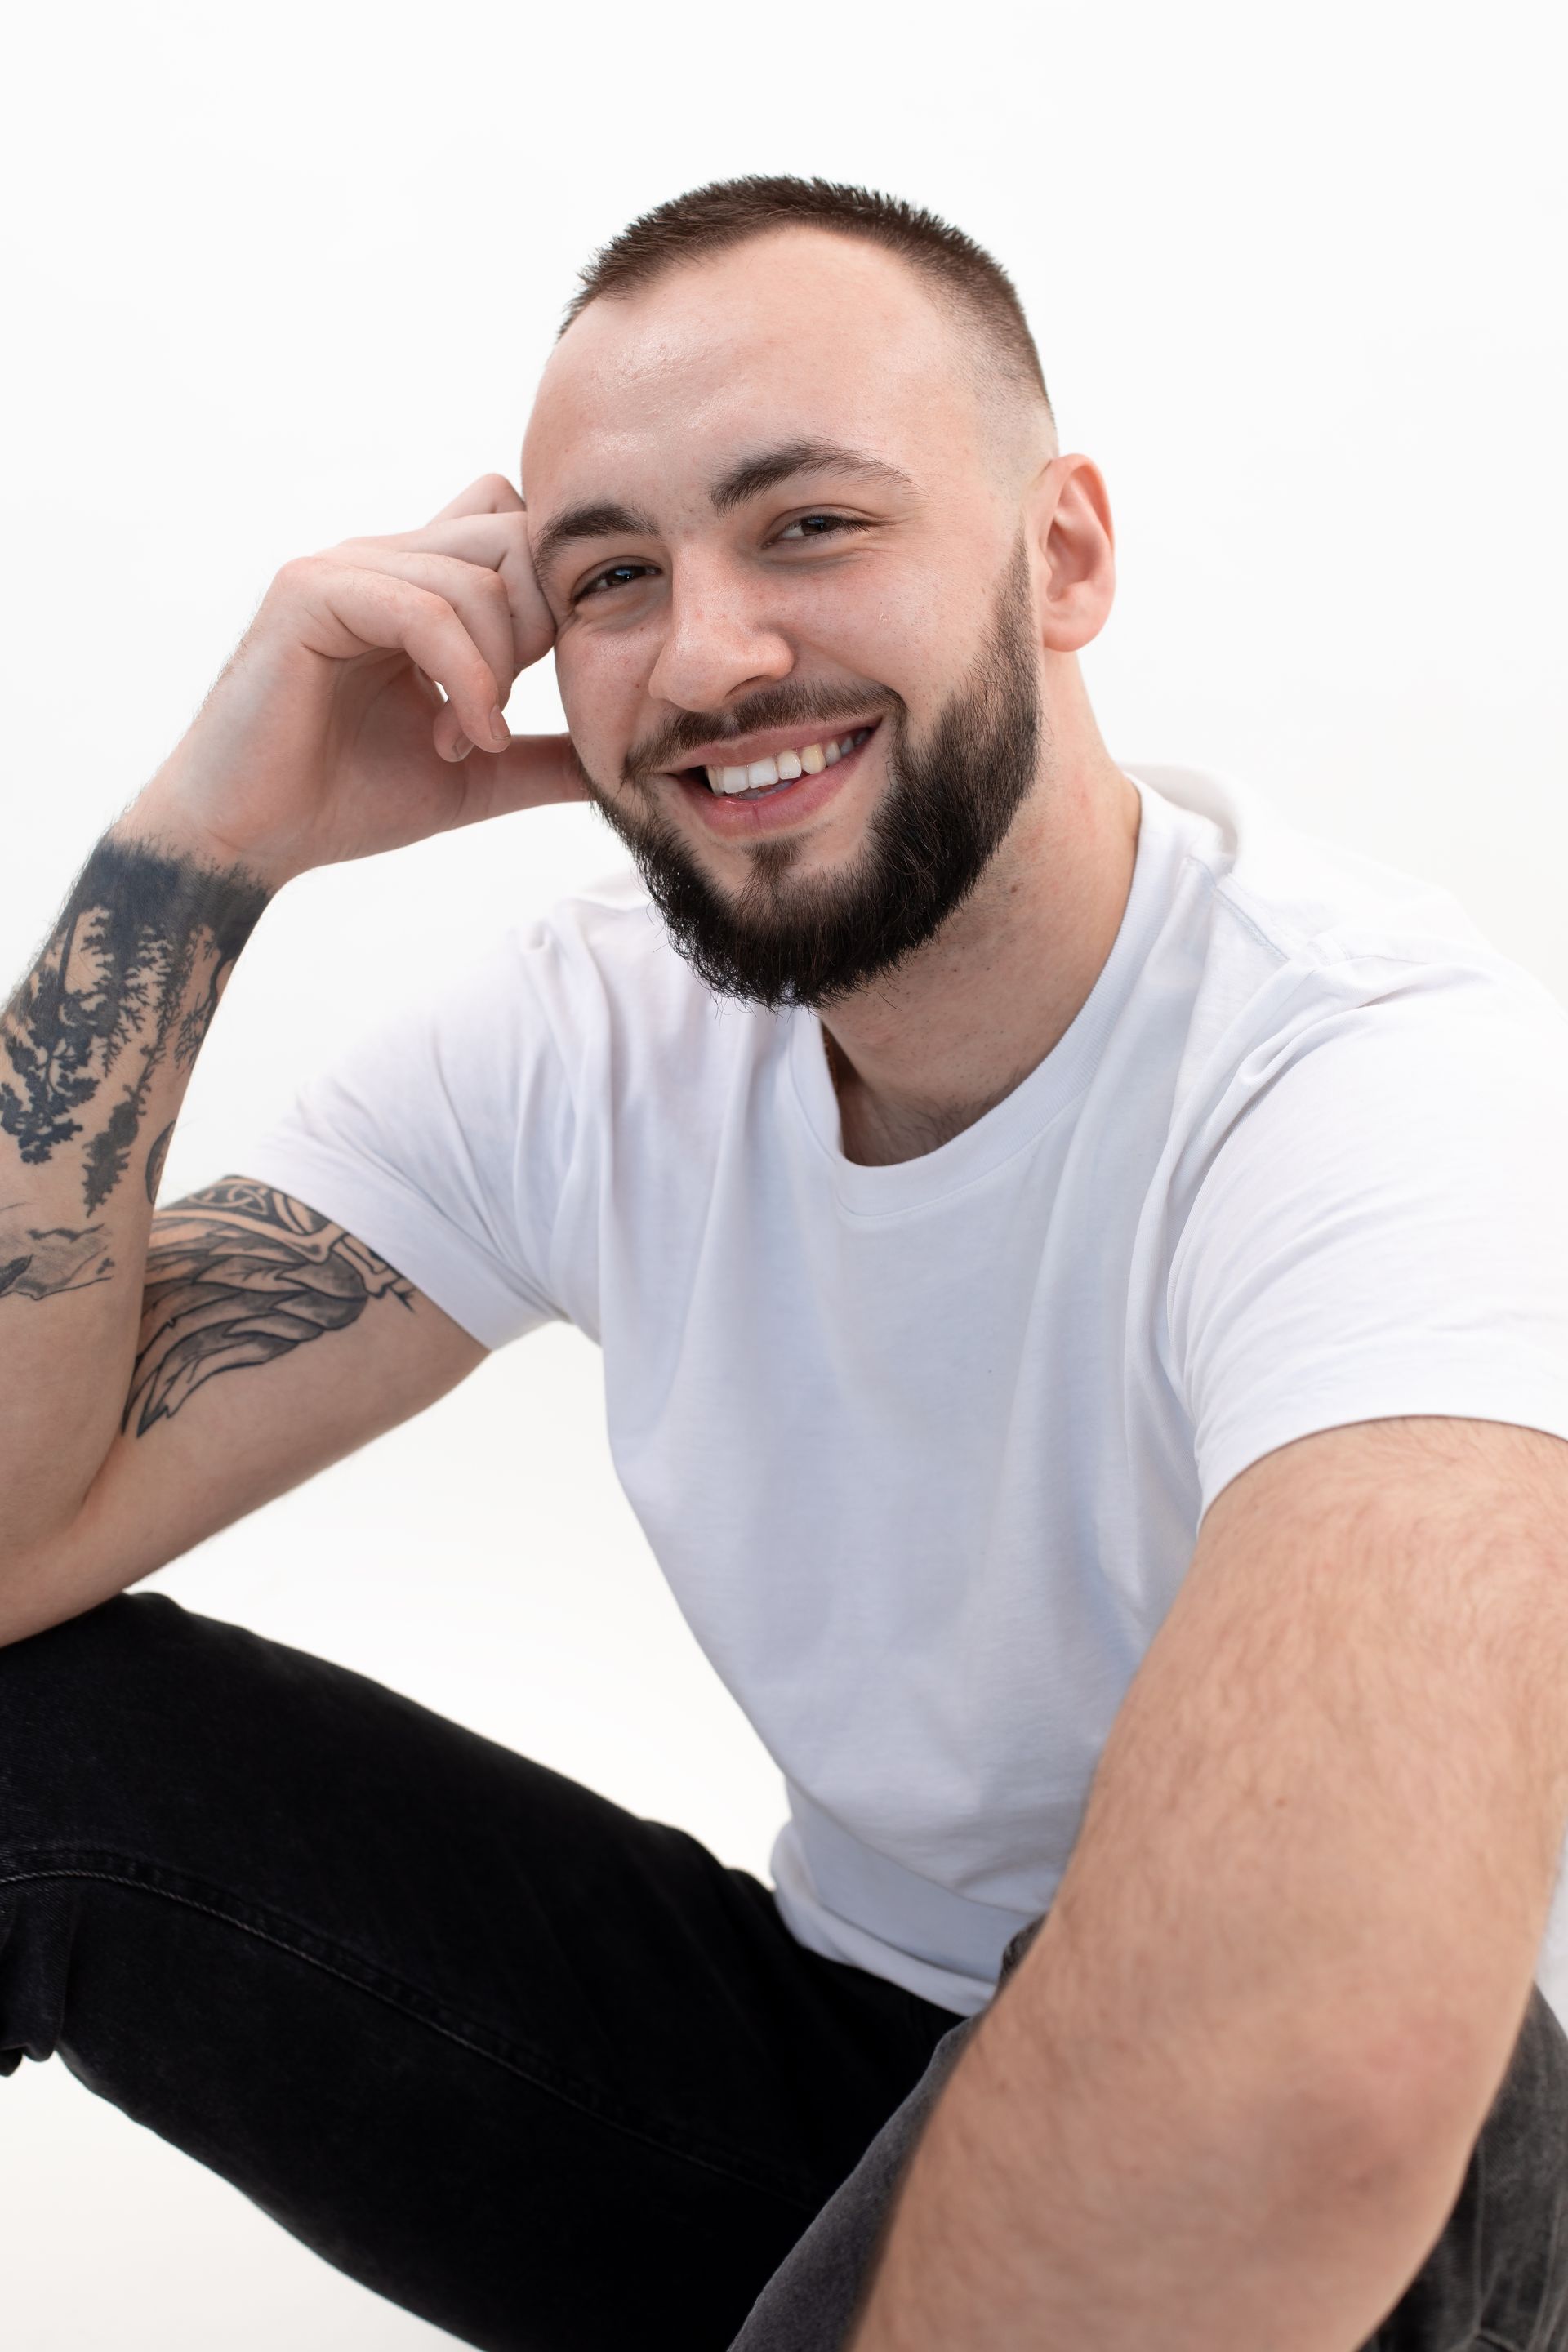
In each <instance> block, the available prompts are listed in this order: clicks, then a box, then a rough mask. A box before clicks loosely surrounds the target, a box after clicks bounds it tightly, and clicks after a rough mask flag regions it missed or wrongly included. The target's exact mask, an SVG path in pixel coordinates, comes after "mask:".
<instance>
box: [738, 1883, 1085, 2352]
mask: <svg viewBox="0 0 1568 2352" xmlns="http://www.w3.org/2000/svg"><path fill="white" fill-rule="evenodd" d="M1042 1924H1043V1923H1042V1922H1041V1921H1040V1920H1038V1919H1036V1920H1033V1921H1031V1923H1030V1925H1029V1926H1028V1927H1025V1928H1023V1929H1021V1930H1020V1932H1019V1933H1018V1934H1017V1935H1016V1936H1015V1937H1014V1938H1013V1940H1012V1942H1011V1943H1010V1944H1009V1945H1008V1947H1007V1949H1006V1951H1005V1954H1004V1955H1003V1959H1002V1973H1001V1976H1000V1977H999V1978H998V1979H997V1990H998V1991H1000V1990H1001V1988H1002V1986H1003V1985H1004V1984H1005V1983H1006V1981H1007V1979H1008V1977H1009V1976H1010V1975H1011V1974H1012V1972H1013V1970H1014V1969H1016V1967H1017V1965H1018V1962H1019V1960H1020V1959H1021V1958H1023V1956H1024V1954H1025V1953H1026V1951H1027V1950H1028V1948H1029V1946H1030V1945H1031V1944H1032V1943H1033V1942H1034V1940H1035V1937H1036V1936H1037V1934H1038V1933H1039V1930H1040V1927H1041V1925H1042ZM984 2014H985V2012H984V2010H982V2011H980V2016H979V2017H968V2018H965V2019H964V2020H963V2023H962V2024H959V2025H955V2026H954V2027H953V2029H952V2032H951V2033H944V2034H943V2035H942V2040H941V2041H940V2042H938V2043H937V2045H936V2048H935V2049H934V2050H933V2051H932V2052H931V2063H930V2064H929V2065H928V2066H927V2068H926V2070H925V2073H924V2074H922V2075H921V2079H920V2081H919V2082H918V2083H917V2084H915V2087H914V2089H913V2090H912V2091H911V2092H910V2095H909V2097H908V2098H907V2099H906V2100H905V2101H904V2103H903V2105H902V2106H901V2107H896V2108H895V2109H894V2111H893V2113H892V2114H891V2115H890V2116H889V2118H888V2120H887V2122H886V2123H885V2124H884V2125H883V2126H882V2128H881V2130H880V2131H879V2133H878V2134H877V2137H876V2138H875V2139H874V2140H873V2141H872V2142H871V2145H870V2147H868V2149H867V2150H866V2153H865V2155H864V2156H863V2157H862V2158H861V2159H860V2161H859V2163H858V2165H857V2166H856V2168H855V2169H854V2171H853V2172H852V2173H851V2174H850V2175H849V2178H848V2179H847V2180H846V2181H843V2182H842V2183H841V2184H840V2186H839V2187H838V2188H837V2189H836V2190H835V2192H834V2194H833V2195H832V2196H831V2197H830V2198H829V2199H828V2200H827V2202H826V2205H825V2206H824V2207H823V2208H822V2210H821V2211H820V2212H819V2213H818V2214H817V2216H816V2220H815V2221H813V2222H812V2224H811V2226H810V2228H809V2229H808V2230H807V2231H806V2232H805V2236H804V2237H803V2238H801V2239H799V2240H798V2241H797V2242H796V2243H795V2245H794V2246H793V2247H792V2248H791V2250H790V2252H789V2253H788V2254H787V2255H786V2256H785V2257H784V2261H783V2263H781V2264H780V2265H779V2267H778V2269H777V2270H776V2271H775V2272H774V2273H773V2277H772V2278H771V2279H770V2280H769V2281H768V2284H767V2285H766V2286H765V2287H764V2288H763V2292H762V2294H761V2295H760V2296H759V2297H758V2299H757V2301H756V2302H755V2303H754V2304H753V2305H752V2310H751V2315H750V2316H749V2317H748V2319H747V2321H746V2324H745V2326H744V2327H742V2330H741V2332H740V2334H739V2336H736V2338H735V2341H734V2344H733V2345H732V2346H731V2352H838V2347H839V2346H840V2345H841V2344H842V2343H843V2341H844V2339H845V2336H847V2333H848V2330H849V2325H850V2322H851V2321H852V2319H853V2318H854V2316H855V2308H856V2305H857V2304H858V2302H859V2299H860V2291H861V2287H862V2284H864V2282H865V2280H866V2278H867V2275H868V2272H869V2269H870V2265H871V2258H872V2256H873V2255H874V2254H875V2252H876V2251H877V2248H878V2246H879V2242H880V2241H881V2235H882V2231H883V2228H884V2226H885V2224H886V2222H887V2220H888V2216H889V2212H890V2210H891V2209H892V2202H893V2197H894V2193H895V2191H896V2189H897V2188H898V2185H899V2179H900V2175H901V2173H902V2171H903V2168H904V2166H905V2164H906V2163H907V2162H908V2160H909V2158H910V2155H911V2154H912V2152H913V2150H914V2146H915V2142H916V2141H917V2140H918V2139H919V2137H920V2136H921V2132H922V2131H923V2130H924V2129H925V2126H926V2121H927V2118H928V2117H929V2116H930V2114H931V2109H932V2108H933V2107H934V2106H935V2105H936V2102H937V2098H938V2095H939V2094H940V2092H941V2090H942V2084H944V2083H945V2082H946V2080H947V2078H948V2076H949V2074H951V2073H952V2068H953V2065H954V2063H956V2061H957V2059H958V2056H959V2054H960V2053H961V2052H962V2050H963V2045H964V2043H965V2042H967V2041H968V2039H969V2037H970V2035H971V2034H972V2033H973V2031H974V2029H975V2027H976V2026H977V2025H978V2024H979V2022H980V2017H984Z"/></svg>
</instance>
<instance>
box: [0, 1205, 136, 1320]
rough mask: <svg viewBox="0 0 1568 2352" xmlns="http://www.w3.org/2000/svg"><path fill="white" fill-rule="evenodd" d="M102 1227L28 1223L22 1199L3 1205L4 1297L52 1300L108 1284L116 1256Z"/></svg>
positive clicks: (0, 1290)
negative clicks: (59, 1294) (68, 1292)
mask: <svg viewBox="0 0 1568 2352" xmlns="http://www.w3.org/2000/svg"><path fill="white" fill-rule="evenodd" d="M106 1231H107V1229H106V1228H105V1227H104V1226H102V1225H83V1226H81V1227H79V1228H78V1227H75V1226H71V1225H30V1224H28V1223H26V1219H25V1216H24V1213H23V1203H22V1202H15V1203H13V1204H12V1205H11V1206H9V1207H5V1206H0V1298H52V1297H53V1296H54V1294H55V1292H56V1291H57V1290H85V1289H86V1288H87V1287H88V1286H89V1283H94V1282H106V1281H107V1280H108V1279H109V1276H110V1275H111V1274H112V1273H113V1271H114V1260H113V1259H112V1258H111V1257H110V1255H109V1252H108V1249H107V1247H106V1245H105V1236H106Z"/></svg>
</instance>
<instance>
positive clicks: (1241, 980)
mask: <svg viewBox="0 0 1568 2352" xmlns="http://www.w3.org/2000/svg"><path fill="white" fill-rule="evenodd" d="M1137 774H1138V776H1139V779H1140V781H1141V782H1142V783H1143V784H1144V785H1145V787H1146V788H1147V790H1148V791H1152V793H1155V794H1156V795H1157V796H1158V798H1157V801H1156V802H1155V803H1154V805H1155V806H1156V807H1157V809H1158V813H1159V814H1158V822H1159V824H1160V825H1161V827H1162V829H1163V831H1164V832H1165V833H1166V834H1167V835H1169V836H1170V837H1171V838H1172V839H1173V841H1174V842H1175V843H1176V844H1177V845H1179V849H1180V880H1179V883H1173V886H1172V887H1171V900H1172V923H1173V929H1176V930H1178V931H1179V934H1180V944H1181V946H1182V948H1183V950H1184V952H1185V956H1186V960H1187V966H1188V973H1189V984H1190V1017H1189V1021H1188V1024H1187V1032H1186V1036H1185V1040H1184V1055H1183V1069H1182V1082H1181V1084H1180V1085H1179V1087H1178V1089H1177V1095H1178V1100H1179V1101H1181V1102H1183V1103H1184V1105H1185V1111H1186V1117H1185V1119H1184V1122H1183V1123H1184V1125H1187V1126H1189V1127H1190V1125H1191V1124H1192V1123H1193V1122H1194V1121H1195V1120H1198V1119H1205V1120H1206V1118H1207V1117H1208V1115H1209V1114H1210V1113H1212V1111H1213V1110H1215V1108H1217V1107H1218V1106H1219V1104H1220V1103H1221V1102H1222V1101H1223V1102H1224V1103H1225V1104H1226V1105H1227V1106H1228V1108H1229V1110H1230V1112H1231V1114H1232V1115H1235V1114H1237V1113H1239V1112H1240V1111H1241V1109H1242V1108H1244V1107H1245V1105H1246V1104H1247V1102H1248V1101H1249V1100H1250V1099H1251V1098H1252V1097H1254V1096H1256V1095H1257V1094H1258V1093H1259V1092H1262V1091H1266V1090H1270V1089H1273V1088H1274V1087H1277V1086H1278V1085H1279V1081H1280V1079H1281V1077H1282V1076H1283V1075H1284V1073H1285V1072H1286V1071H1287V1070H1288V1069H1289V1068H1291V1067H1292V1066H1296V1065H1298V1064H1300V1062H1302V1061H1303V1059H1304V1058H1305V1057H1307V1056H1309V1055H1312V1056H1320V1055H1325V1054H1327V1055H1329V1060H1330V1064H1331V1066H1333V1067H1341V1068H1342V1071H1343V1076H1344V1079H1345V1083H1346V1085H1347V1086H1348V1087H1353V1088H1354V1090H1355V1091H1356V1092H1358V1093H1360V1092H1361V1091H1362V1087H1363V1083H1364V1081H1358V1080H1357V1078H1356V1077H1355V1076H1354V1075H1353V1074H1354V1072H1356V1071H1361V1072H1363V1073H1369V1072H1370V1070H1371V1068H1372V1066H1373V1065H1374V1064H1376V1063H1378V1062H1380V1061H1381V1062H1383V1063H1384V1064H1386V1066H1387V1067H1386V1071H1385V1073H1384V1076H1381V1077H1380V1078H1379V1080H1378V1083H1379V1084H1380V1085H1381V1084H1390V1085H1392V1086H1393V1087H1394V1090H1395V1092H1396V1093H1397V1092H1398V1090H1399V1087H1400V1085H1401V1081H1402V1078H1407V1079H1408V1080H1409V1081H1410V1082H1411V1083H1413V1084H1415V1083H1418V1082H1419V1080H1420V1078H1421V1076H1422V1074H1423V1070H1424V1068H1425V1072H1426V1076H1431V1074H1432V1073H1433V1071H1434V1070H1437V1069H1443V1068H1446V1069H1447V1072H1448V1074H1449V1076H1450V1079H1452V1078H1457V1076H1458V1071H1459V1069H1460V1068H1461V1067H1462V1066H1464V1065H1465V1063H1466V1061H1467V1058H1468V1055H1476V1056H1479V1058H1480V1059H1481V1060H1483V1061H1484V1060H1485V1059H1486V1057H1487V1056H1488V1055H1491V1054H1493V1053H1494V1052H1501V1053H1502V1055H1503V1056H1504V1059H1505V1061H1511V1062H1512V1064H1513V1066H1514V1069H1515V1073H1516V1074H1517V1067H1518V1057H1519V1056H1520V1055H1522V1056H1523V1057H1524V1058H1525V1060H1527V1061H1530V1060H1531V1059H1532V1058H1533V1059H1535V1060H1536V1061H1537V1062H1538V1063H1539V1064H1540V1065H1541V1066H1542V1077H1543V1078H1545V1079H1548V1080H1549V1079H1550V1077H1551V1076H1552V1065H1553V1064H1556V1065H1558V1066H1560V1067H1561V1071H1562V1073H1563V1076H1564V1078H1565V1079H1568V1015H1565V1014H1564V1013H1563V1008H1562V1006H1561V1005H1560V1004H1559V1003H1557V1001H1556V999H1555V998H1554V997H1553V996H1552V993H1551V992H1550V991H1549V990H1548V989H1546V988H1545V987H1544V986H1543V985H1542V982H1539V981H1538V980H1536V979H1535V978H1534V977H1533V976H1532V975H1531V973H1529V972H1528V971H1525V970H1524V969H1523V967H1522V966H1521V965H1520V964H1518V963H1516V962H1514V961H1512V960H1511V959H1510V958H1509V957H1508V956H1506V955H1504V954H1502V953H1501V952H1500V950H1498V949H1496V948H1495V947H1494V946H1493V945H1492V944H1491V943H1490V942H1489V940H1487V939H1486V937H1485V936H1484V935H1483V933H1482V932H1481V931H1480V930H1479V928H1478V927H1477V925H1476V924H1475V923H1474V921H1473V920H1472V919H1471V918H1470V917H1469V915H1468V913H1467V912H1466V910H1465V908H1464V907H1463V906H1462V905H1461V904H1460V902H1459V900H1458V898H1456V897H1455V896H1454V894H1453V893H1452V892H1451V891H1449V890H1447V889H1446V888H1445V887H1442V886H1441V885H1440V884H1438V883H1436V882H1433V881H1430V880H1427V879H1426V878H1424V877H1419V876H1416V875H1414V874H1410V873H1406V872H1404V871H1402V870H1400V869H1398V868H1396V867H1394V866H1387V865H1384V864H1383V863H1382V862H1380V861H1379V860H1376V859H1373V858H1370V857H1367V856H1363V855H1362V854H1361V853H1360V852H1359V851H1357V850H1354V849H1352V848H1349V847H1346V846H1344V845H1341V844H1338V843H1334V842H1329V841H1325V840H1322V839H1320V838H1318V837H1317V836H1315V835H1310V834H1308V833H1306V832H1303V831H1301V830H1300V829H1298V828H1297V827H1295V826H1292V825H1290V824H1287V823H1285V822H1284V821H1283V820H1282V819H1281V818H1280V817H1279V815H1278V814H1277V813H1276V812H1275V811H1274V810H1272V809H1271V808H1270V807H1269V806H1268V803H1267V802H1266V801H1265V800H1263V799H1262V797H1261V796H1260V795H1258V794H1257V793H1251V792H1249V791H1247V790H1245V789H1243V788H1241V787H1239V786H1237V785H1236V784H1234V783H1233V782H1229V781H1228V780H1226V779H1224V778H1221V777H1217V776H1215V775H1213V774H1209V773H1205V772H1200V771H1195V770H1191V769H1184V768H1141V769H1140V770H1139V771H1137ZM1149 805H1151V803H1150V802H1149V801H1148V799H1147V797H1146V800H1145V806H1146V807H1148V806H1149ZM1167 855H1169V851H1168V852H1167ZM1333 1067H1330V1068H1328V1069H1325V1070H1324V1071H1323V1072H1321V1082H1322V1083H1325V1084H1326V1085H1327V1086H1328V1087H1330V1088H1332V1087H1333V1085H1334V1083H1335V1080H1334V1076H1333Z"/></svg>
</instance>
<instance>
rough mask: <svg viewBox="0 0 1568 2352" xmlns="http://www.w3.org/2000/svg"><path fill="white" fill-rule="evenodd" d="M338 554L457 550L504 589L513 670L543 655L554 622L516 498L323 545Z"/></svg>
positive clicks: (374, 557) (375, 557) (371, 556)
mask: <svg viewBox="0 0 1568 2352" xmlns="http://www.w3.org/2000/svg"><path fill="white" fill-rule="evenodd" d="M325 552H326V553H329V554H333V555H337V556H340V557H342V558H350V557H351V555H358V554H360V553H362V552H363V556H364V558H365V560H367V561H368V562H381V561H383V559H384V557H385V556H386V555H387V554H388V553H389V552H396V553H415V554H429V555H449V556H457V557H458V558H459V559H460V560H461V561H462V562H465V563H472V564H478V565H482V566H483V567H484V568H485V569H486V570H487V571H490V572H494V573H495V574H496V575H497V577H498V578H499V579H500V581H501V583H502V584H503V585H504V587H505V589H506V593H507V604H508V608H509V610H510V614H511V633H512V644H513V646H514V648H515V659H514V661H513V663H512V675H513V677H515V676H516V675H517V673H518V671H519V670H523V669H527V668H528V667H530V666H531V664H532V663H533V662H536V661H539V660H542V657H543V656H544V655H545V654H547V653H548V652H549V651H550V648H551V646H552V644H553V643H554V641H555V622H554V619H553V616H552V614H551V610H550V607H549V605H548V604H546V603H545V601H544V598H543V595H542V593H541V591H540V586H539V582H538V580H537V578H536V577H535V575H534V570H533V557H532V554H531V551H530V549H529V544H528V519H527V516H526V513H525V512H524V510H523V508H522V506H521V502H519V504H518V505H517V506H516V507H515V508H513V509H510V510H508V511H507V512H504V513H494V514H470V515H454V516H451V517H448V518H447V520H441V519H440V518H437V520H435V521H433V522H429V523H426V525H425V526H424V528H423V529H422V530H409V531H400V532H396V533H394V534H392V535H391V536H388V537H384V538H377V539H352V540H347V541H344V543H343V545H342V547H341V548H331V549H328V550H325Z"/></svg>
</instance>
